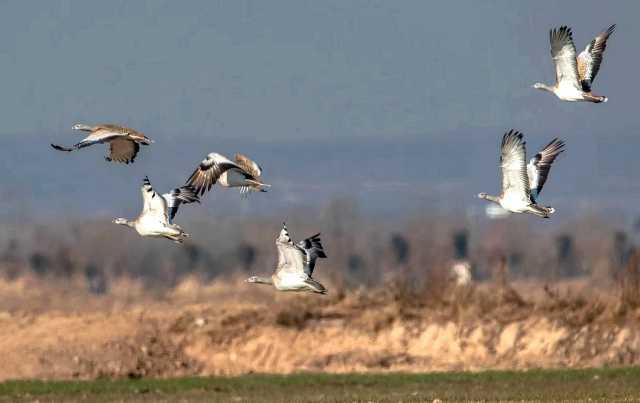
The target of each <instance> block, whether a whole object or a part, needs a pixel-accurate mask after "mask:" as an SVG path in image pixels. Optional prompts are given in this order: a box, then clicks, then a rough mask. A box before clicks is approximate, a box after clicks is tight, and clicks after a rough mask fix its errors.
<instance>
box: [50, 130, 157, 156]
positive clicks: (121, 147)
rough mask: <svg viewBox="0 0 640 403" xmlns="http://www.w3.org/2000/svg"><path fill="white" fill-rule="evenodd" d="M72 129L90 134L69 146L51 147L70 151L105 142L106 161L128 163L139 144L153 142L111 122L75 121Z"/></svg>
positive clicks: (137, 132) (136, 153) (135, 131)
mask: <svg viewBox="0 0 640 403" xmlns="http://www.w3.org/2000/svg"><path fill="white" fill-rule="evenodd" d="M72 129H73V130H79V131H84V132H89V133H90V134H89V135H88V136H87V137H85V138H84V139H82V141H80V142H79V143H76V144H74V145H73V146H71V147H64V146H60V145H57V144H51V147H53V148H54V149H56V150H58V151H66V152H71V151H75V150H80V149H82V148H85V147H89V146H92V145H94V144H103V143H107V144H109V154H108V155H107V156H106V157H105V159H106V160H107V161H110V162H120V163H124V164H129V163H132V162H134V161H135V159H136V156H137V155H138V152H139V151H140V145H144V146H146V145H149V144H151V143H153V140H151V139H150V138H148V137H147V136H145V135H144V134H142V133H141V132H139V131H137V130H134V129H131V128H128V127H124V126H118V125H112V124H103V125H96V126H89V125H85V124H83V123H76V124H75V125H73V127H72Z"/></svg>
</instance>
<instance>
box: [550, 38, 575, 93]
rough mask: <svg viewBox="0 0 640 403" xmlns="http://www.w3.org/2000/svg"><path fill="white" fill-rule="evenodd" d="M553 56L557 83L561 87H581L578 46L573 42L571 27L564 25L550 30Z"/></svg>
mask: <svg viewBox="0 0 640 403" xmlns="http://www.w3.org/2000/svg"><path fill="white" fill-rule="evenodd" d="M549 41H550V43H551V57H553V63H554V64H555V67H556V83H557V85H558V86H559V87H569V86H570V87H575V88H578V89H579V88H580V85H579V83H578V65H577V62H576V46H575V45H574V43H573V36H572V33H571V28H569V27H566V26H562V27H560V28H558V29H552V30H551V31H550V32H549Z"/></svg>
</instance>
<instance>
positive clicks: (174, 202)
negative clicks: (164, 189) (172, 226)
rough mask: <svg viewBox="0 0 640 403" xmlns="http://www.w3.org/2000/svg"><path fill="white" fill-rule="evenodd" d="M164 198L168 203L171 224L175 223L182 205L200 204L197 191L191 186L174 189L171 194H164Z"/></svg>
mask: <svg viewBox="0 0 640 403" xmlns="http://www.w3.org/2000/svg"><path fill="white" fill-rule="evenodd" d="M162 197H163V198H164V200H165V201H166V202H167V212H168V214H169V222H172V221H173V218H174V217H175V216H176V213H177V212H178V207H180V205H181V204H189V203H200V198H199V197H198V195H197V193H196V190H195V189H194V188H193V186H190V185H186V186H182V187H179V188H175V189H172V190H171V191H170V192H169V193H165V194H163V195H162Z"/></svg>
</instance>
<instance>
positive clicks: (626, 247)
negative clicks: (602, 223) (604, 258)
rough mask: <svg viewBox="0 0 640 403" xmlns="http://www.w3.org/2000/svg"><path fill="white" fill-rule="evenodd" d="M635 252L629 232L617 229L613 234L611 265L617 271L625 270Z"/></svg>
mask: <svg viewBox="0 0 640 403" xmlns="http://www.w3.org/2000/svg"><path fill="white" fill-rule="evenodd" d="M632 254H633V245H632V243H631V242H630V241H629V238H628V237H627V234H626V233H625V232H623V231H616V232H615V233H614V234H613V245H612V248H611V265H612V267H613V270H614V271H615V272H619V271H621V270H623V269H624V268H625V267H626V265H627V263H628V262H629V258H630V257H631V255H632Z"/></svg>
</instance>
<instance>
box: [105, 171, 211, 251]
mask: <svg viewBox="0 0 640 403" xmlns="http://www.w3.org/2000/svg"><path fill="white" fill-rule="evenodd" d="M140 192H141V193H142V200H143V206H142V212H141V213H140V215H139V216H138V218H136V219H135V220H133V221H130V220H127V219H126V218H116V219H114V220H113V222H114V223H115V224H120V225H126V226H128V227H131V228H133V229H135V230H136V231H137V232H138V234H140V236H143V237H156V238H167V239H170V240H172V241H174V242H177V243H182V242H183V241H184V238H187V237H189V234H187V233H186V232H184V230H183V229H182V228H181V227H180V226H179V225H177V224H174V223H173V218H174V217H175V216H176V213H177V212H178V208H179V207H180V205H181V204H188V203H194V202H196V203H199V202H200V199H199V198H198V195H197V194H196V192H195V190H194V189H193V187H191V186H182V187H179V188H175V189H173V190H171V191H170V192H169V193H165V194H163V195H160V194H159V193H156V191H155V190H153V187H152V186H151V182H149V178H147V177H145V178H144V181H143V184H142V187H141V188H140Z"/></svg>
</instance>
